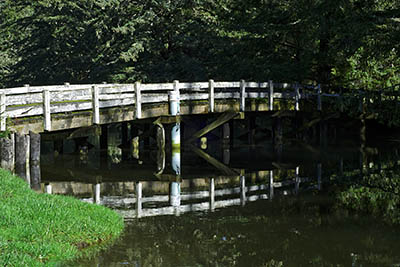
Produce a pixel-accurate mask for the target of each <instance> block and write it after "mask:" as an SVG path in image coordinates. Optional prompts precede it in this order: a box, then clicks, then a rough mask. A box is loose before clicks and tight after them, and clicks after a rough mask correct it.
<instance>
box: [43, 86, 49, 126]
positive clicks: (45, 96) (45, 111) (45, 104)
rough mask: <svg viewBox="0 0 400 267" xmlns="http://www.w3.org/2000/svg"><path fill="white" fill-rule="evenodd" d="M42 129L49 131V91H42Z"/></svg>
mask: <svg viewBox="0 0 400 267" xmlns="http://www.w3.org/2000/svg"><path fill="white" fill-rule="evenodd" d="M43 115H44V121H43V122H44V130H45V131H51V111H50V91H49V90H47V89H45V90H44V91H43Z"/></svg>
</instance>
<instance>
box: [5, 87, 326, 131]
mask: <svg viewBox="0 0 400 267" xmlns="http://www.w3.org/2000/svg"><path fill="white" fill-rule="evenodd" d="M276 89H279V90H280V91H279V92H275V91H274V90H276ZM282 89H283V90H282ZM289 89H292V90H289ZM305 90H309V93H305ZM168 91H178V92H179V93H180V94H179V95H180V101H188V100H191V101H193V100H208V101H209V112H214V107H215V100H217V99H237V100H238V101H240V110H241V111H245V104H246V102H245V100H246V99H247V98H253V99H254V98H266V99H269V102H268V103H269V110H273V103H274V99H276V98H281V99H282V98H283V99H292V100H295V109H296V110H299V100H300V99H301V98H309V97H310V96H311V97H316V99H317V103H318V104H317V108H318V109H319V110H320V109H321V96H323V95H324V94H322V93H321V87H320V86H304V85H300V84H297V83H296V84H289V83H273V82H272V81H269V82H246V81H243V80H242V81H240V82H215V81H213V80H210V81H208V82H193V83H186V82H185V83H180V82H179V81H174V82H172V83H154V84H152V83H150V84H142V83H140V82H136V83H134V84H82V85H72V84H69V83H65V84H64V85H56V86H29V85H25V86H23V87H16V88H6V89H0V116H1V119H0V121H1V123H0V124H1V129H0V130H1V131H5V130H6V128H7V125H6V119H7V118H10V119H15V118H23V117H32V116H43V123H44V125H43V127H44V130H45V131H51V130H52V127H51V116H52V114H57V113H68V112H76V111H84V110H91V111H92V114H93V115H92V117H93V124H99V123H100V109H103V108H111V107H120V106H128V105H132V106H134V107H135V108H134V109H135V118H136V119H140V118H141V117H142V104H148V103H160V102H168ZM165 115H168V114H165Z"/></svg>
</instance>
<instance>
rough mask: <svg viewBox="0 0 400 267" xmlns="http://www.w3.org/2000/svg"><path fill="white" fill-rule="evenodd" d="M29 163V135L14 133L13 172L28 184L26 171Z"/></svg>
mask: <svg viewBox="0 0 400 267" xmlns="http://www.w3.org/2000/svg"><path fill="white" fill-rule="evenodd" d="M27 164H29V137H28V136H27V135H25V134H19V133H16V134H15V173H16V174H17V175H18V176H19V177H21V178H23V179H24V180H25V181H27V182H28V184H30V179H29V175H28V173H27V171H28V169H27Z"/></svg>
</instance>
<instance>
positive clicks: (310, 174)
mask: <svg viewBox="0 0 400 267" xmlns="http://www.w3.org/2000/svg"><path fill="white" fill-rule="evenodd" d="M213 150H217V151H220V153H219V155H214V157H213V156H211V155H210V154H208V153H211V154H212V152H215V151H213ZM246 151H247V152H246ZM120 152H121V153H122V151H120ZM180 152H181V151H180V150H170V151H168V152H167V153H165V151H164V153H159V151H147V152H146V153H145V152H142V153H141V158H140V159H132V158H131V159H127V160H121V161H119V160H117V161H115V160H114V159H115V155H108V161H107V162H108V164H102V165H97V166H96V168H94V167H93V166H92V165H93V164H92V165H91V164H90V163H89V162H87V161H86V162H84V163H82V159H81V158H79V156H74V155H62V156H59V158H58V159H57V160H56V161H55V162H54V163H53V164H48V165H46V164H42V182H43V183H44V184H45V186H44V187H43V190H45V191H46V192H48V193H50V192H51V191H52V192H53V193H60V194H74V195H76V196H78V197H79V198H81V199H82V200H83V201H86V202H92V203H96V204H100V205H105V206H108V207H111V208H114V209H116V210H118V212H120V213H121V214H122V215H123V217H124V218H126V219H132V218H140V217H148V216H157V215H179V214H182V213H186V212H191V211H214V210H215V209H220V208H223V207H229V206H235V205H242V206H244V205H246V203H248V202H253V201H256V200H273V199H274V197H276V196H285V195H296V194H298V193H300V192H303V191H308V190H321V188H322V182H323V181H322V180H323V177H322V163H321V162H320V161H318V160H315V158H313V157H312V156H310V155H306V154H304V151H303V153H299V152H298V151H297V152H296V151H293V150H290V151H288V152H287V154H288V155H296V154H297V155H298V156H299V157H298V158H299V159H301V161H299V159H297V160H287V161H285V156H284V157H283V159H284V160H282V161H281V162H278V161H276V162H275V161H274V159H273V157H274V155H271V154H270V153H268V152H269V150H268V149H265V147H263V148H262V149H260V150H259V151H257V149H249V148H245V149H238V150H234V151H230V153H229V160H227V158H226V157H227V153H226V150H222V149H219V148H214V149H213V148H210V149H209V151H208V150H200V149H198V148H196V147H191V148H190V149H184V152H183V153H182V155H181V153H180ZM357 153H359V150H356V151H355V152H352V154H350V156H349V154H347V155H348V156H349V158H347V160H351V161H353V163H354V158H355V155H357ZM216 154H218V153H216ZM254 155H256V156H254ZM331 155H332V158H331V159H329V161H330V165H332V160H333V159H334V163H333V165H335V166H336V169H338V170H342V171H343V161H344V159H343V158H340V157H339V155H337V154H336V155H335V154H331ZM96 157H100V156H94V158H96ZM246 158H247V162H246V160H245V159H246ZM255 158H256V159H255ZM71 159H73V160H71ZM238 159H240V160H238ZM221 161H223V162H224V163H226V164H224V163H222V162H221ZM356 161H357V160H356ZM243 165H247V166H248V168H243ZM330 168H332V166H331V167H330ZM50 177H51V179H50Z"/></svg>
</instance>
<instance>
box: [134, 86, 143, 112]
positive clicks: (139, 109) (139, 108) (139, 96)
mask: <svg viewBox="0 0 400 267" xmlns="http://www.w3.org/2000/svg"><path fill="white" fill-rule="evenodd" d="M140 87H141V84H140V82H135V95H136V103H135V104H136V114H135V118H136V119H140V118H141V117H142V94H141V92H140Z"/></svg>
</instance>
